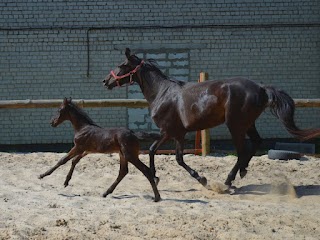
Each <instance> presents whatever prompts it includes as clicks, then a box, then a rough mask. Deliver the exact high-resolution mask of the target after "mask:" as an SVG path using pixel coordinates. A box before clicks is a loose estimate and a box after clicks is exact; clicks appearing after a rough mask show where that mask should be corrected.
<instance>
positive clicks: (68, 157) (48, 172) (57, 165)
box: [39, 147, 77, 179]
mask: <svg viewBox="0 0 320 240" xmlns="http://www.w3.org/2000/svg"><path fill="white" fill-rule="evenodd" d="M76 155H77V150H76V148H75V147H73V148H72V149H71V150H70V152H68V154H67V155H66V156H64V157H63V158H61V159H60V160H59V161H58V163H57V164H56V165H55V166H54V167H52V168H51V169H49V170H48V171H46V172H45V173H43V174H41V175H40V176H39V179H42V178H44V177H46V176H48V175H50V174H51V173H53V172H54V171H55V170H56V169H57V168H58V167H60V166H61V165H63V164H65V163H67V162H68V161H69V160H70V159H71V158H73V157H75V156H76Z"/></svg>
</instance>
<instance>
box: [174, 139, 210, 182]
mask: <svg viewBox="0 0 320 240" xmlns="http://www.w3.org/2000/svg"><path fill="white" fill-rule="evenodd" d="M183 141H184V140H183V139H182V140H176V160H177V162H178V164H179V165H180V166H182V167H183V168H184V169H185V170H187V171H188V173H189V174H190V175H191V176H192V177H194V178H195V179H197V180H198V181H199V182H200V183H201V184H202V185H203V186H206V185H207V179H206V178H205V177H200V176H199V174H198V173H197V172H196V171H195V170H193V169H192V168H191V167H189V166H188V165H187V164H186V163H185V162H184V160H183Z"/></svg>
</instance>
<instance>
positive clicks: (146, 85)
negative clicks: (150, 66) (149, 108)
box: [140, 72, 173, 104]
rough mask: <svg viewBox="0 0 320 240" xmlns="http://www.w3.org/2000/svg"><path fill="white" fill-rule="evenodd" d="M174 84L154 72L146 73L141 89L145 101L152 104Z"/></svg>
mask: <svg viewBox="0 0 320 240" xmlns="http://www.w3.org/2000/svg"><path fill="white" fill-rule="evenodd" d="M171 85H173V83H172V82H170V81H169V80H167V79H164V78H163V77H162V76H159V75H158V74H155V73H153V72H148V73H145V76H144V78H143V79H142V84H140V88H141V91H142V94H143V95H144V97H145V99H146V100H147V101H148V103H149V104H151V103H152V102H153V101H154V100H155V99H156V98H158V97H159V96H160V95H162V94H164V93H165V92H166V89H168V88H169V87H172V86H171Z"/></svg>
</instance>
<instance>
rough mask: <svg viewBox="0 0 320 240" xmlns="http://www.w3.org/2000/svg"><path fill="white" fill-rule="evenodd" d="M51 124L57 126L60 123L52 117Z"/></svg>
mask: <svg viewBox="0 0 320 240" xmlns="http://www.w3.org/2000/svg"><path fill="white" fill-rule="evenodd" d="M50 125H51V127H56V126H57V125H58V124H57V121H56V120H55V119H52V120H51V122H50Z"/></svg>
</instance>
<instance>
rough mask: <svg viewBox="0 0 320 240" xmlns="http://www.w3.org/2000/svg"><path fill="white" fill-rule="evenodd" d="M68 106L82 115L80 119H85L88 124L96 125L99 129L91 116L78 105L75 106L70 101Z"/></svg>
mask: <svg viewBox="0 0 320 240" xmlns="http://www.w3.org/2000/svg"><path fill="white" fill-rule="evenodd" d="M68 106H69V107H71V109H72V110H73V111H75V112H77V113H78V115H80V117H81V118H82V119H84V120H85V121H86V122H87V123H89V124H90V125H94V126H97V127H99V126H98V125H97V124H96V123H95V122H94V121H93V120H92V119H91V118H90V117H89V115H88V114H87V113H86V112H85V111H83V110H82V108H80V107H78V106H77V105H76V104H74V103H73V102H71V101H68Z"/></svg>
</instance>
